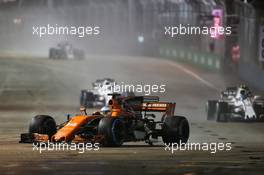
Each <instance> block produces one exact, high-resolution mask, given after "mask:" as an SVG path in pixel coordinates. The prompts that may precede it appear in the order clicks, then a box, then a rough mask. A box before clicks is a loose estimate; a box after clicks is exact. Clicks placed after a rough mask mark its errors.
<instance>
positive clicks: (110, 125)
mask: <svg viewBox="0 0 264 175" xmlns="http://www.w3.org/2000/svg"><path fill="white" fill-rule="evenodd" d="M98 134H100V135H103V136H104V141H103V143H102V144H103V146H112V147H119V146H121V145H122V144H123V142H124V139H125V125H124V123H123V121H122V120H121V119H118V118H111V117H105V118H102V119H101V120H100V122H99V125H98Z"/></svg>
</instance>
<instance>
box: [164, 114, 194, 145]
mask: <svg viewBox="0 0 264 175" xmlns="http://www.w3.org/2000/svg"><path fill="white" fill-rule="evenodd" d="M163 122H164V123H163V128H162V140H163V142H164V143H166V144H171V143H177V144H179V143H180V142H181V143H186V142H187V141H188V139H189V133H190V128H189V123H188V120H187V119H186V118H185V117H183V116H172V117H165V118H164V121H163Z"/></svg>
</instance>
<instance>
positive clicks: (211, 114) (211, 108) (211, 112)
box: [206, 100, 217, 120]
mask: <svg viewBox="0 0 264 175" xmlns="http://www.w3.org/2000/svg"><path fill="white" fill-rule="evenodd" d="M216 104H217V101H216V100H209V101H207V103H206V114H207V120H215V115H216Z"/></svg>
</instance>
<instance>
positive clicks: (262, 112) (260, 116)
mask: <svg viewBox="0 0 264 175" xmlns="http://www.w3.org/2000/svg"><path fill="white" fill-rule="evenodd" d="M254 111H255V113H256V115H257V116H256V117H257V121H258V122H264V108H263V107H262V105H259V104H255V105H254Z"/></svg>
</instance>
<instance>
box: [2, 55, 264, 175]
mask: <svg viewBox="0 0 264 175" xmlns="http://www.w3.org/2000/svg"><path fill="white" fill-rule="evenodd" d="M102 77H111V78H115V79H116V80H117V81H118V82H125V83H129V84H138V83H139V84H143V83H145V84H166V93H164V94H156V95H160V96H161V99H164V100H165V101H176V102H177V108H176V114H179V115H184V116H186V117H187V118H188V120H189V121H190V125H191V136H190V142H200V143H202V142H231V143H232V150H231V151H228V152H223V151H222V152H221V151H220V152H217V153H215V154H211V153H210V152H208V151H204V152H203V151H200V152H199V151H176V152H174V154H171V153H170V152H168V151H165V150H164V146H163V145H162V142H160V143H157V144H156V146H154V147H149V146H147V145H146V144H145V143H143V142H139V143H129V144H125V145H124V146H123V147H121V148H100V150H99V151H86V152H85V153H84V154H79V153H78V152H77V151H51V152H47V151H46V152H43V153H42V154H40V153H39V152H37V151H32V145H30V144H18V141H19V134H20V133H21V132H26V131H27V127H28V122H29V121H30V119H31V118H32V117H33V116H34V115H36V114H48V115H51V116H53V117H54V118H55V119H56V120H57V122H58V123H60V122H62V121H64V119H65V114H67V113H78V102H79V101H78V100H79V92H80V89H82V88H88V87H90V84H91V82H93V81H94V80H95V79H96V78H102ZM238 82H239V81H234V79H233V78H230V77H229V78H228V79H227V78H224V77H222V76H220V75H218V74H213V73H208V72H204V71H200V70H197V69H194V68H191V67H189V66H184V67H183V66H182V65H179V64H176V63H173V62H170V61H167V60H162V59H151V58H142V57H135V58H132V57H122V56H118V57H106V56H105V57H99V56H90V57H88V58H87V60H84V61H73V60H68V61H63V60H57V61H52V60H48V59H45V58H34V59H33V58H11V57H10V58H7V57H4V58H0V119H1V122H0V172H1V173H0V174H1V175H2V174H3V175H4V174H22V175H27V174H45V175H46V174H49V175H53V174H74V175H75V174H89V175H94V174H96V175H97V174H185V175H187V174H188V175H189V174H190V175H191V174H232V175H233V174H261V175H262V174H263V172H264V163H263V162H264V129H263V123H216V122H213V121H211V122H209V121H206V120H205V118H206V117H205V112H204V104H205V102H206V100H207V99H212V98H217V97H218V90H220V89H222V88H224V87H225V86H226V85H232V84H236V83H238ZM154 95H155V94H154ZM90 112H91V111H90Z"/></svg>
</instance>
